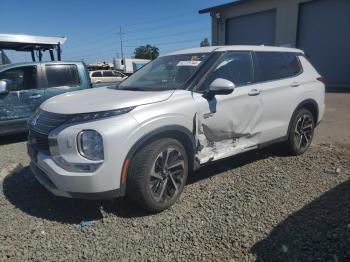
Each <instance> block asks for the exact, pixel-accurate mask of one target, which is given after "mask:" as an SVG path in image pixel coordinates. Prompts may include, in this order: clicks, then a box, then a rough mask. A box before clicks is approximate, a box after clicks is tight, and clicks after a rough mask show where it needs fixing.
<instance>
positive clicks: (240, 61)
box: [202, 52, 252, 89]
mask: <svg viewBox="0 0 350 262" xmlns="http://www.w3.org/2000/svg"><path fill="white" fill-rule="evenodd" d="M217 78H223V79H226V80H229V81H231V82H232V83H234V84H235V85H236V86H241V85H246V84H249V83H252V59H251V55H250V52H227V53H226V54H224V56H223V57H221V58H220V59H219V61H218V62H217V65H216V67H215V68H214V70H213V71H212V72H210V73H209V75H208V77H207V79H206V80H205V82H204V87H203V88H202V89H207V88H208V87H209V85H210V83H211V82H212V81H214V80H215V79H217Z"/></svg>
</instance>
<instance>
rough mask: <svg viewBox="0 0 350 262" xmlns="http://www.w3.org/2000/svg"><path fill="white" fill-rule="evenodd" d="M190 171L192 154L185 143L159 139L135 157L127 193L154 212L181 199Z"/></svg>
mask: <svg viewBox="0 0 350 262" xmlns="http://www.w3.org/2000/svg"><path fill="white" fill-rule="evenodd" d="M187 174H188V157H187V153H186V150H185V148H184V147H183V146H182V144H181V143H180V142H179V141H177V140H175V139H172V138H163V139H159V140H156V141H154V142H152V143H150V144H148V145H147V146H145V147H144V148H142V149H141V150H140V151H138V152H137V153H136V155H135V157H134V158H133V159H132V160H131V163H130V169H129V172H128V181H127V195H128V197H129V198H130V199H131V200H132V201H133V202H135V203H136V204H138V205H139V206H141V207H142V208H145V209H148V210H151V211H162V210H164V209H166V208H168V207H170V206H171V205H173V204H174V203H175V202H176V200H177V199H178V198H179V196H180V194H181V192H182V190H183V187H184V185H185V184H186V180H187Z"/></svg>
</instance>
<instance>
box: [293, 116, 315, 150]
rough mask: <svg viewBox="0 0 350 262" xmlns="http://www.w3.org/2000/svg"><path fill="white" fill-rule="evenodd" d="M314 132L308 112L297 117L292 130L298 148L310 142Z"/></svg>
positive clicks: (307, 145) (303, 147) (304, 146)
mask: <svg viewBox="0 0 350 262" xmlns="http://www.w3.org/2000/svg"><path fill="white" fill-rule="evenodd" d="M313 133H314V123H313V120H312V118H311V117H310V116H309V115H308V114H303V115H301V116H300V117H299V119H298V121H297V124H296V126H295V130H294V141H295V145H296V147H297V148H298V149H301V150H303V149H305V148H307V147H309V145H310V144H311V140H312V137H313Z"/></svg>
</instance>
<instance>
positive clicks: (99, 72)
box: [91, 71, 102, 77]
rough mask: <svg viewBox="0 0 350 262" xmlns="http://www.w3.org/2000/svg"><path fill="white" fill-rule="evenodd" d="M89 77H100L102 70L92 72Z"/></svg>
mask: <svg viewBox="0 0 350 262" xmlns="http://www.w3.org/2000/svg"><path fill="white" fill-rule="evenodd" d="M91 77H102V72H101V71H97V72H93V73H92V74H91Z"/></svg>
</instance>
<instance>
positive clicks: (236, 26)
mask: <svg viewBox="0 0 350 262" xmlns="http://www.w3.org/2000/svg"><path fill="white" fill-rule="evenodd" d="M275 21H276V10H275V9H274V10H269V11H264V12H260V13H254V14H250V15H245V16H239V17H234V18H230V19H227V20H226V44H227V45H262V44H263V45H274V44H275Z"/></svg>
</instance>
